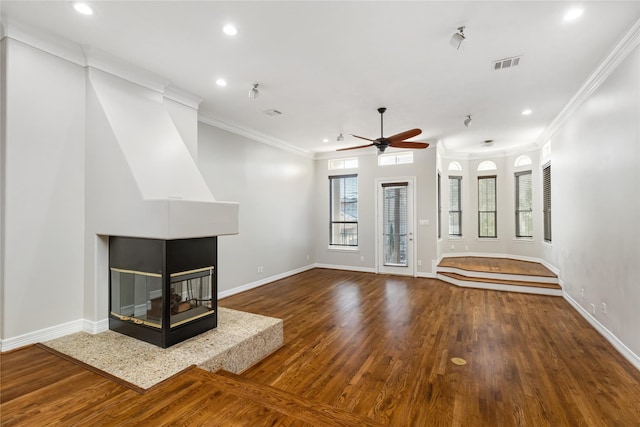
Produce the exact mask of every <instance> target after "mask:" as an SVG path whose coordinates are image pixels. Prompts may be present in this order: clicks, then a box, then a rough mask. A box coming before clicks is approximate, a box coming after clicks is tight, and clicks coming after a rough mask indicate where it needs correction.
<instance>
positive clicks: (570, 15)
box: [564, 8, 583, 21]
mask: <svg viewBox="0 0 640 427" xmlns="http://www.w3.org/2000/svg"><path fill="white" fill-rule="evenodd" d="M582 12H583V10H582V9H579V8H575V9H571V10H569V11H568V12H567V13H565V14H564V20H565V21H573V20H574V19H578V18H579V17H580V16H581V15H582Z"/></svg>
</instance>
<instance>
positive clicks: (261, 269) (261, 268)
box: [258, 265, 264, 274]
mask: <svg viewBox="0 0 640 427" xmlns="http://www.w3.org/2000/svg"><path fill="white" fill-rule="evenodd" d="M263 272H264V267H263V266H262V265H260V266H258V274H260V273H263Z"/></svg>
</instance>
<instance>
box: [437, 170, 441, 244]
mask: <svg viewBox="0 0 640 427" xmlns="http://www.w3.org/2000/svg"><path fill="white" fill-rule="evenodd" d="M441 185H442V178H441V177H440V171H438V188H437V189H436V191H437V192H438V239H441V238H442V195H441V194H440V193H441V192H442V186H441Z"/></svg>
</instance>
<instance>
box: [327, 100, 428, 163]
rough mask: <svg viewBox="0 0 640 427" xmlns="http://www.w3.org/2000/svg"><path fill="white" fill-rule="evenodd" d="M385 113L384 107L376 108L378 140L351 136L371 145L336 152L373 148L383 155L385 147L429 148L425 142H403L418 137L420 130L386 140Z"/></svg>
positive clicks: (412, 130)
mask: <svg viewBox="0 0 640 427" xmlns="http://www.w3.org/2000/svg"><path fill="white" fill-rule="evenodd" d="M385 111H387V109H386V108H384V107H382V108H378V113H380V138H378V139H369V138H365V137H363V136H358V135H353V134H351V136H355V137H356V138H360V139H364V140H367V141H371V144H367V145H359V146H357V147H349V148H340V149H338V150H336V151H345V150H355V149H357V148H365V147H372V146H375V147H377V148H378V150H379V152H380V153H384V150H386V149H387V147H396V148H427V147H428V146H429V144H427V143H426V142H411V141H405V139H408V138H413V137H414V136H418V135H420V134H421V133H422V131H421V130H420V129H411V130H407V131H404V132H401V133H398V134H396V135H393V136H390V137H388V138H385V137H384V133H383V115H384V112H385Z"/></svg>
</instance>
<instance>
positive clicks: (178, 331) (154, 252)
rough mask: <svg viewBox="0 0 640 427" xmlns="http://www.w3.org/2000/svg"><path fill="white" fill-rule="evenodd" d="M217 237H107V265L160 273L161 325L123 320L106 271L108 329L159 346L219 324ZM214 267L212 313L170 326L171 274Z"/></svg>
mask: <svg viewBox="0 0 640 427" xmlns="http://www.w3.org/2000/svg"><path fill="white" fill-rule="evenodd" d="M217 255H218V247H217V237H215V236H214V237H201V238H194V239H174V240H161V239H147V238H137V237H121V236H110V237H109V267H110V269H112V268H114V269H122V270H129V271H138V272H147V273H151V274H159V275H161V276H162V326H161V327H160V328H155V327H150V326H147V325H144V324H141V323H139V322H135V321H134V320H123V319H121V318H119V317H117V316H116V315H114V314H113V310H112V309H113V308H112V306H111V305H112V299H111V298H112V295H111V294H112V283H111V274H109V329H111V330H113V331H116V332H119V333H122V334H124V335H128V336H131V337H133V338H137V339H139V340H142V341H146V342H148V343H151V344H154V345H157V346H159V347H162V348H167V347H170V346H172V345H174V344H177V343H179V342H181V341H184V340H186V339H188V338H191V337H194V336H196V335H199V334H201V333H203V332H206V331H208V330H210V329H213V328H216V327H217V326H218V269H217ZM204 267H213V271H212V283H211V292H212V309H213V310H212V313H211V314H209V315H207V316H203V317H200V318H196V319H194V320H191V321H188V322H186V323H184V324H180V325H178V326H174V327H171V323H170V316H171V313H170V301H169V296H170V295H171V275H172V274H175V273H182V272H185V271H191V270H197V269H201V268H204Z"/></svg>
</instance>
